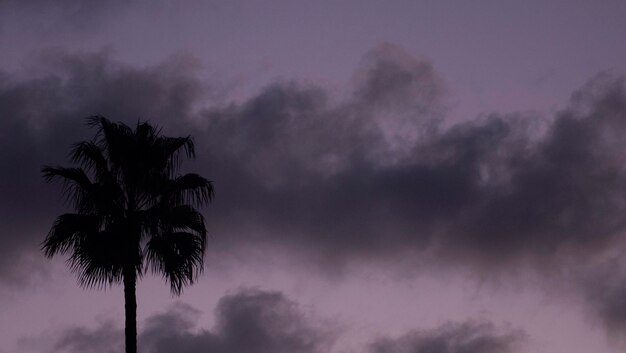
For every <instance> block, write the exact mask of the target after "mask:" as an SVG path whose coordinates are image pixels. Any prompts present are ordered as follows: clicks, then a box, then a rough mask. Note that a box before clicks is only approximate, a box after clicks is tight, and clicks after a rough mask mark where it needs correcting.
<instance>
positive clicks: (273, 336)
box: [52, 289, 526, 353]
mask: <svg viewBox="0 0 626 353" xmlns="http://www.w3.org/2000/svg"><path fill="white" fill-rule="evenodd" d="M200 314H201V312H199V311H197V310H196V309H194V308H192V307H190V306H188V305H185V304H177V305H174V306H172V307H171V308H170V309H169V310H167V311H166V312H164V313H162V314H157V315H154V316H151V317H149V318H148V319H147V320H146V322H145V325H144V329H143V331H142V332H141V333H140V335H139V338H138V342H139V350H140V352H144V353H165V352H167V353H169V352H181V353H212V352H216V353H217V352H219V353H231V352H232V353H238V352H258V353H292V352H301V353H328V352H333V351H341V348H337V347H335V345H336V341H337V340H338V339H340V338H341V337H340V334H345V332H342V331H340V330H337V327H332V326H336V324H335V323H329V322H327V321H324V322H322V320H320V319H315V318H312V317H310V316H309V315H307V314H306V313H305V312H304V311H303V310H302V308H301V307H300V306H299V305H298V304H297V303H295V302H292V301H291V300H289V299H288V298H286V297H285V296H284V295H283V294H282V293H280V292H268V291H260V290H256V289H243V290H240V291H238V292H236V293H234V294H230V295H226V296H224V297H223V298H222V299H221V300H220V301H219V302H218V304H217V307H216V309H215V316H216V322H215V326H214V327H213V328H212V329H210V330H207V329H204V328H202V327H198V324H197V321H198V318H199V316H200ZM525 340H526V335H525V333H524V332H522V331H519V330H512V329H510V328H508V327H497V326H495V325H494V324H492V323H490V322H486V321H468V322H465V323H452V322H450V323H447V324H444V325H442V326H441V327H439V328H436V329H433V330H416V331H411V332H409V333H406V334H404V335H402V336H400V337H397V338H391V337H381V338H379V339H377V340H375V341H374V342H371V343H368V344H366V345H365V346H364V347H362V348H361V349H362V351H364V352H367V353H515V352H519V350H518V349H520V348H521V347H522V345H523V343H524V342H525ZM122 342H123V331H122V330H121V329H117V328H115V326H113V325H112V324H110V323H103V324H101V325H100V326H98V327H97V328H95V329H85V328H75V329H70V330H66V331H65V332H63V333H62V334H61V335H60V337H59V338H57V339H56V341H55V342H54V343H53V344H52V347H53V351H54V352H62V353H78V352H109V351H118V350H121V349H120V348H121V347H120V343H122ZM338 349H339V350H338Z"/></svg>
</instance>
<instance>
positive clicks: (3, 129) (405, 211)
mask: <svg viewBox="0 0 626 353" xmlns="http://www.w3.org/2000/svg"><path fill="white" fill-rule="evenodd" d="M35 66H36V67H37V69H38V70H35V71H36V72H38V73H37V74H33V76H32V77H30V78H16V77H12V76H11V75H8V74H4V75H0V115H1V116H2V117H3V119H2V120H0V134H1V135H0V136H1V138H0V147H1V148H2V149H3V151H7V152H8V153H3V154H2V156H1V157H0V165H2V167H3V168H2V169H3V170H6V171H10V172H6V173H3V174H1V175H0V185H2V186H1V187H2V193H3V198H2V200H0V210H1V211H2V213H3V217H2V218H1V219H0V228H1V229H2V230H3V231H2V232H1V233H0V237H1V238H2V241H3V245H4V246H3V248H2V249H1V250H0V252H1V254H0V255H2V256H0V259H2V260H0V261H1V262H2V263H1V264H0V265H1V266H0V280H3V281H4V282H7V281H9V282H11V281H12V282H15V281H17V280H19V279H20V278H22V279H23V278H26V277H27V276H28V274H27V273H24V272H23V273H21V274H18V275H16V274H17V272H15V271H16V268H19V267H20V266H19V261H20V259H21V258H25V254H29V253H32V252H36V251H37V247H38V245H37V244H38V243H39V242H40V241H41V239H43V237H44V235H45V233H46V232H47V230H48V227H49V226H50V224H51V222H52V220H53V218H54V216H56V214H58V213H61V209H60V207H59V202H58V201H59V197H60V196H59V193H58V190H56V189H55V188H54V187H52V186H48V185H45V184H44V183H43V182H42V180H41V178H40V175H39V169H40V167H41V166H42V165H43V164H51V163H52V164H54V163H59V164H64V163H65V162H64V161H66V159H65V157H64V156H65V155H66V153H67V151H68V147H69V146H70V145H71V144H72V143H73V142H76V141H79V140H83V139H88V138H90V136H91V134H92V133H93V132H92V131H89V130H87V129H86V128H85V127H84V126H83V124H82V121H81V120H80V119H81V118H82V117H84V116H88V115H92V114H102V115H105V116H107V117H109V118H111V119H113V120H123V121H125V122H127V123H130V124H132V123H134V122H135V121H136V120H137V119H138V118H150V119H151V121H152V122H154V123H156V124H159V125H161V126H163V127H164V131H165V132H166V133H167V134H170V135H187V134H189V133H192V135H193V136H194V137H195V139H196V142H197V146H198V149H199V150H198V160H197V161H196V162H195V163H194V164H193V168H194V170H195V171H198V172H200V173H201V174H203V175H206V176H207V177H209V178H210V179H212V180H214V181H215V185H216V189H217V198H216V201H215V203H214V204H213V205H212V207H210V208H209V210H208V211H207V220H208V222H209V229H210V231H211V234H212V235H213V236H214V237H213V239H214V240H213V241H212V243H211V246H210V251H211V253H210V254H209V256H211V257H213V258H216V259H219V258H220V257H226V256H228V255H229V254H231V252H228V251H224V252H221V251H222V250H224V249H227V250H232V249H235V250H234V251H235V252H236V251H245V249H251V248H257V249H262V250H260V251H267V249H272V250H271V251H274V252H278V251H284V252H286V253H289V254H291V255H292V256H293V258H294V259H297V261H299V262H305V263H307V264H311V263H315V266H317V268H322V269H324V270H327V271H328V272H332V273H340V272H341V270H342V269H343V268H345V266H344V265H346V264H347V263H359V262H369V263H371V262H375V261H377V260H380V261H384V262H385V263H398V264H399V265H398V266H406V267H410V268H411V269H412V268H417V267H418V266H422V267H425V268H432V267H433V266H434V267H437V268H440V267H443V268H447V267H453V268H458V267H459V265H460V266H462V267H463V268H467V269H469V270H475V271H479V273H481V274H490V273H495V272H498V271H508V270H516V269H519V268H524V267H527V266H531V267H534V268H535V269H540V272H541V273H546V272H554V273H558V272H559V271H560V270H562V269H564V268H566V267H567V264H571V263H573V262H576V263H579V264H587V263H588V264H589V266H592V265H593V261H595V260H594V259H596V258H598V257H602V256H603V254H604V253H605V252H606V251H608V250H610V249H616V248H621V247H623V246H624V235H623V231H622V229H623V226H624V220H623V219H624V218H623V214H624V211H626V210H625V206H626V202H625V201H626V200H625V197H624V195H626V193H625V191H626V190H625V186H626V184H625V180H626V178H625V176H626V175H625V170H624V168H623V165H624V162H625V160H624V159H625V155H624V153H623V150H624V149H623V146H624V139H623V136H626V134H625V133H626V131H625V130H626V85H625V81H624V79H623V78H621V77H615V76H610V75H599V76H598V77H596V78H594V79H592V80H590V81H589V83H588V84H587V85H585V86H584V87H582V88H581V89H579V90H578V91H576V92H575V93H574V94H573V95H572V98H571V101H570V103H569V104H568V105H567V106H566V108H564V109H563V110H561V111H560V112H558V113H556V114H555V115H554V116H553V117H551V118H549V119H544V120H541V119H539V118H536V117H529V116H524V115H521V114H509V115H502V114H491V115H486V116H484V117H479V118H476V119H469V120H467V121H465V122H462V123H456V124H447V125H446V124H441V119H443V117H445V111H446V107H445V103H444V102H445V91H446V88H445V85H444V84H443V83H442V80H441V79H440V78H439V76H438V75H437V73H436V72H435V70H434V68H433V65H432V64H430V63H429V62H428V61H427V60H425V59H422V58H415V57H411V56H410V55H408V54H407V53H406V52H404V51H403V50H402V49H400V48H398V47H395V46H393V45H390V44H385V45H381V46H379V47H377V48H375V49H373V50H372V51H371V52H369V53H367V54H366V56H365V58H364V60H363V62H362V64H361V66H360V67H359V68H358V70H357V72H356V74H355V79H354V86H353V87H352V88H351V90H350V92H349V94H347V95H343V96H333V95H331V94H330V93H329V92H328V91H327V90H326V89H324V88H323V87H320V86H316V85H314V84H312V83H304V82H296V81H291V82H279V83H275V84H272V85H269V86H268V87H266V88H265V89H263V90H261V91H260V92H259V93H258V94H257V95H255V96H252V97H251V98H250V99H247V100H245V101H243V102H232V103H228V104H217V103H215V102H213V101H211V100H210V99H208V98H207V97H208V96H209V93H210V91H209V89H208V87H210V85H209V84H207V83H205V82H201V81H199V80H198V79H197V78H196V77H195V75H194V73H195V72H196V71H195V70H196V66H195V64H194V61H193V60H191V59H185V58H173V59H172V60H170V61H168V62H165V63H163V64H161V65H157V66H153V67H146V68H137V67H128V66H126V65H124V64H122V63H118V62H115V61H114V60H112V59H111V58H110V57H109V56H108V55H107V54H106V53H105V52H103V53H92V54H72V53H64V52H62V51H48V52H46V53H45V54H43V55H41V56H40V59H39V62H38V64H37V65H35ZM390 92H393V94H391V93H390ZM277 249H279V250H277ZM407 259H409V261H406V260H407ZM209 263H211V262H210V261H209ZM407 263H408V264H409V265H407ZM26 272H28V271H26ZM598 312H600V313H602V312H606V313H608V312H610V310H609V311H606V310H605V311H602V310H599V311H598ZM606 315H608V314H606ZM606 315H605V316H606ZM607 317H608V316H607Z"/></svg>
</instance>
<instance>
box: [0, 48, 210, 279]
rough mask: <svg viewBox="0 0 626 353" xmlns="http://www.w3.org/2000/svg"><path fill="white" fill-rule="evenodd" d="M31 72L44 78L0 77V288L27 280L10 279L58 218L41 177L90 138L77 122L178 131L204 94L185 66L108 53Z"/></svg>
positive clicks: (60, 56)
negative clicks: (134, 64) (102, 120)
mask: <svg viewBox="0 0 626 353" xmlns="http://www.w3.org/2000/svg"><path fill="white" fill-rule="evenodd" d="M37 67H39V69H40V70H41V71H42V72H45V74H43V75H41V76H37V77H35V78H32V79H27V80H19V79H17V78H13V77H11V76H10V75H8V74H5V75H0V116H1V117H2V118H1V119H0V149H1V150H2V151H3V153H2V156H1V157H0V166H1V167H2V171H3V172H2V173H1V174H0V192H1V195H2V200H1V201H0V212H1V213H2V217H1V218H0V229H2V232H1V233H0V238H2V241H3V243H4V245H3V247H2V249H0V280H5V282H7V280H8V282H11V283H21V282H23V281H24V280H25V278H26V276H27V272H28V271H24V272H16V271H17V270H19V269H20V268H23V265H24V264H23V263H22V262H23V261H22V260H23V259H25V258H26V257H25V254H26V253H28V252H32V251H33V250H36V249H38V247H39V245H38V244H39V243H40V242H41V240H42V239H43V237H44V236H45V234H46V233H47V230H48V227H49V226H50V224H51V222H52V221H53V219H54V217H55V216H56V215H57V214H58V213H61V209H60V207H59V206H60V202H59V201H60V200H61V199H60V194H59V192H58V190H56V189H55V187H53V186H50V185H45V183H44V182H43V179H42V178H41V174H40V169H41V167H42V166H43V165H44V164H55V163H59V164H62V163H64V162H65V161H66V156H67V153H68V152H69V148H70V147H71V144H72V143H75V142H77V141H80V140H84V139H88V138H90V135H91V134H93V132H92V131H89V130H88V129H87V128H86V126H85V125H84V121H83V120H82V118H83V117H87V116H90V115H94V114H102V115H106V116H111V117H116V118H119V119H123V120H125V121H127V122H128V123H130V124H132V123H134V122H136V121H137V120H138V119H140V118H145V117H146V115H148V116H150V117H151V118H153V119H154V120H156V121H161V122H163V123H162V125H169V124H172V125H173V126H177V125H179V124H180V121H183V120H184V119H185V118H186V117H187V116H188V115H189V111H190V109H192V107H191V104H192V102H193V100H194V99H195V98H196V97H197V96H198V95H200V94H201V92H202V90H203V87H202V84H201V83H199V82H198V81H197V80H195V79H194V78H193V76H192V74H193V70H194V68H193V63H192V62H191V61H187V60H185V59H183V58H179V59H173V60H171V61H170V62H166V63H163V64H162V65H159V66H156V67H149V68H145V69H134V68H128V67H125V66H124V65H121V64H118V63H115V62H113V61H112V60H110V59H109V58H108V56H107V54H106V53H96V54H85V55H75V54H67V53H64V52H61V51H48V52H46V53H45V54H43V55H42V56H41V59H40V64H39V65H37ZM172 130H175V128H174V129H172ZM8 282H7V283H8Z"/></svg>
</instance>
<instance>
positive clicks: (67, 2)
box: [0, 0, 138, 32]
mask: <svg viewBox="0 0 626 353" xmlns="http://www.w3.org/2000/svg"><path fill="white" fill-rule="evenodd" d="M137 2H138V1H134V0H112V1H88V0H87V1H80V0H61V1H45V0H25V1H19V0H0V10H1V11H2V12H3V14H10V15H11V16H2V17H4V18H5V20H6V21H11V17H12V16H16V15H17V16H19V17H20V18H21V20H22V21H23V22H22V23H21V24H25V23H24V22H26V23H32V24H33V25H39V26H33V27H32V28H29V29H35V30H39V31H42V32H44V31H43V30H44V29H51V28H54V29H55V30H57V31H58V30H59V29H70V30H80V31H88V32H92V31H95V30H96V29H97V28H99V27H100V26H101V25H102V24H104V23H105V22H106V21H107V20H110V19H111V18H112V17H113V15H114V14H117V15H118V17H119V15H120V14H122V13H124V10H128V9H129V8H130V7H131V5H133V4H135V3H137Z"/></svg>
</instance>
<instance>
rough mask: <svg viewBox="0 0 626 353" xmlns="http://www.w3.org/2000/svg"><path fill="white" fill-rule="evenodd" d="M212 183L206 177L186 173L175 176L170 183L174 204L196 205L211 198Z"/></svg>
mask: <svg viewBox="0 0 626 353" xmlns="http://www.w3.org/2000/svg"><path fill="white" fill-rule="evenodd" d="M213 196H214V190H213V183H212V181H210V180H207V179H206V178H204V177H202V176H200V175H198V174H194V173H188V174H185V175H182V176H179V177H177V178H176V179H174V180H173V182H172V185H171V197H172V200H173V201H174V202H175V204H181V203H188V204H192V205H194V206H196V207H200V206H204V205H206V204H208V203H209V202H211V201H212V200H213Z"/></svg>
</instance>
